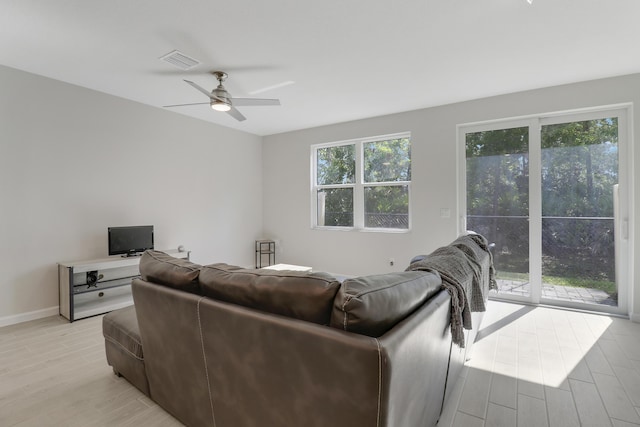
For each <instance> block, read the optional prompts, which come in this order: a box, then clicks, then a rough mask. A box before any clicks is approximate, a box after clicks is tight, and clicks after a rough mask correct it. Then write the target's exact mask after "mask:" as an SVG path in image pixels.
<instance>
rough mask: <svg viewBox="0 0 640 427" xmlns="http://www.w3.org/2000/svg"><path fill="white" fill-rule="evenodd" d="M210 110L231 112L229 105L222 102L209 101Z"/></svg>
mask: <svg viewBox="0 0 640 427" xmlns="http://www.w3.org/2000/svg"><path fill="white" fill-rule="evenodd" d="M211 108H212V109H214V110H216V111H229V110H231V105H229V104H227V103H225V102H222V101H217V100H212V101H211Z"/></svg>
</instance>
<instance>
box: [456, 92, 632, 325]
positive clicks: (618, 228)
mask: <svg viewBox="0 0 640 427" xmlns="http://www.w3.org/2000/svg"><path fill="white" fill-rule="evenodd" d="M606 117H617V118H618V192H617V196H618V197H617V200H618V203H616V205H617V206H616V207H617V209H616V212H615V213H614V224H615V258H616V259H615V261H616V267H615V277H616V284H617V289H618V306H617V307H611V306H606V305H595V304H594V305H592V304H581V303H573V302H570V301H558V300H553V299H547V298H543V297H542V158H541V154H542V147H541V145H542V143H541V135H542V126H545V125H551V124H558V123H569V122H576V121H585V120H594V119H599V118H606ZM630 117H633V116H632V105H631V104H617V105H609V106H603V107H594V108H587V109H579V110H571V111H560V112H554V113H545V114H536V115H530V116H523V117H515V118H507V119H500V120H491V121H485V122H474V123H465V124H459V125H457V127H456V134H457V144H456V148H457V157H458V162H457V168H458V174H457V176H458V185H457V189H458V205H457V213H458V218H459V221H458V234H462V233H463V232H465V231H466V230H467V188H466V182H467V179H466V134H467V133H474V132H483V131H491V130H500V129H511V128H519V127H528V128H529V141H528V147H529V201H530V202H529V212H528V215H529V216H528V219H529V283H530V288H529V289H530V294H529V297H528V298H527V297H518V296H516V295H511V294H503V295H500V294H495V293H493V292H491V293H490V298H491V299H500V300H510V301H518V302H525V303H529V304H535V305H538V304H544V305H561V306H563V307H567V308H573V309H581V310H589V311H600V312H608V313H612V314H623V315H629V307H630V305H629V299H630V290H631V287H632V284H633V281H632V279H633V275H632V272H633V270H632V265H631V259H632V258H631V255H632V254H631V248H632V247H633V242H632V239H633V233H632V231H633V230H632V229H631V228H632V226H633V224H632V222H631V221H630V218H632V215H631V214H632V209H633V188H632V185H633V181H632V179H631V178H632V173H633V160H632V159H633V152H632V151H633V147H632V144H631V142H630V141H631V140H632V139H631V136H632V128H631V120H630Z"/></svg>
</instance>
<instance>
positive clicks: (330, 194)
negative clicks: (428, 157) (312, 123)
mask: <svg viewBox="0 0 640 427" xmlns="http://www.w3.org/2000/svg"><path fill="white" fill-rule="evenodd" d="M311 154H312V171H313V173H312V175H313V178H312V193H311V199H312V206H313V212H314V214H313V226H314V227H332V228H342V229H372V230H408V229H409V225H410V221H409V194H410V187H411V136H410V135H409V134H408V133H404V134H398V135H385V136H380V137H374V138H362V139H358V140H352V141H342V142H337V143H332V144H322V145H315V146H312V147H311Z"/></svg>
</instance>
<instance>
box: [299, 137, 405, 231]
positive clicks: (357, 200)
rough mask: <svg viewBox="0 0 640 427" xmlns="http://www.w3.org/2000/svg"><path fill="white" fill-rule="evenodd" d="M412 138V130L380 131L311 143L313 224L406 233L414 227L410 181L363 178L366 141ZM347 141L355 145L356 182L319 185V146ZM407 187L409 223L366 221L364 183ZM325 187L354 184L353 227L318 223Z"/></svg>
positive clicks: (355, 229) (323, 226) (353, 229)
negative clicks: (400, 225) (378, 224)
mask: <svg viewBox="0 0 640 427" xmlns="http://www.w3.org/2000/svg"><path fill="white" fill-rule="evenodd" d="M400 138H409V140H411V132H400V133H394V134H388V135H377V136H372V137H365V138H355V139H349V140H345V141H336V142H329V143H323V144H315V145H312V146H311V228H312V229H317V230H335V231H366V232H383V233H407V232H409V231H411V217H412V215H411V210H412V209H411V198H412V197H411V181H385V182H364V168H363V165H364V149H363V147H364V144H366V143H370V142H378V141H386V140H389V139H400ZM345 145H354V146H355V162H356V165H355V166H356V168H355V182H354V183H350V184H328V185H318V184H317V182H318V179H317V177H318V176H317V165H318V162H317V160H318V159H317V153H318V149H322V148H328V147H340V146H345ZM380 186H382V187H389V186H398V187H403V186H406V187H407V191H408V195H409V206H408V212H407V214H408V226H407V228H378V227H365V225H364V214H365V212H364V189H365V187H380ZM323 188H353V227H341V226H330V225H329V226H326V225H318V196H317V194H318V190H321V189H323Z"/></svg>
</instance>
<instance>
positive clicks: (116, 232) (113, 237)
mask: <svg viewBox="0 0 640 427" xmlns="http://www.w3.org/2000/svg"><path fill="white" fill-rule="evenodd" d="M108 233H109V255H124V256H136V255H139V254H141V253H142V252H144V251H146V250H147V249H153V225H135V226H130V227H109V228H108Z"/></svg>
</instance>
